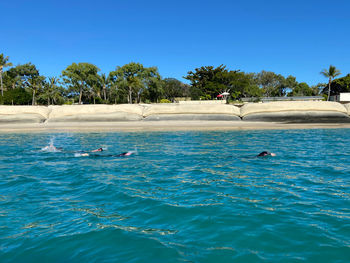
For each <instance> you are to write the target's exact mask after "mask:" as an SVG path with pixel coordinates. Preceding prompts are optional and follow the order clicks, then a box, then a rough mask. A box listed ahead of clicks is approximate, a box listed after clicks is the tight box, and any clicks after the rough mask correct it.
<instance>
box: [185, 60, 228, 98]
mask: <svg viewBox="0 0 350 263" xmlns="http://www.w3.org/2000/svg"><path fill="white" fill-rule="evenodd" d="M184 78H185V79H187V80H189V81H190V82H191V86H192V88H191V97H192V99H198V97H203V96H206V95H209V96H210V99H214V98H216V96H217V95H218V94H220V93H221V92H223V90H226V89H228V88H229V83H230V79H229V76H228V70H227V69H226V66H224V65H220V66H219V67H216V68H214V67H213V66H205V67H201V68H196V69H195V71H194V72H193V71H189V72H188V73H187V76H185V77H184Z"/></svg>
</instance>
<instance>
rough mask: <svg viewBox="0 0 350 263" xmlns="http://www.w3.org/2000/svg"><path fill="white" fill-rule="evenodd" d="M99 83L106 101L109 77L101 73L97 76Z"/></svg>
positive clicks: (109, 82)
mask: <svg viewBox="0 0 350 263" xmlns="http://www.w3.org/2000/svg"><path fill="white" fill-rule="evenodd" d="M99 84H100V85H101V86H102V91H103V99H104V101H105V102H106V101H107V88H108V87H109V86H110V84H111V78H110V76H106V74H105V73H102V74H101V75H100V76H99Z"/></svg>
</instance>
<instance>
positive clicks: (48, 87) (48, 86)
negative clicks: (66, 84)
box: [38, 77, 65, 105]
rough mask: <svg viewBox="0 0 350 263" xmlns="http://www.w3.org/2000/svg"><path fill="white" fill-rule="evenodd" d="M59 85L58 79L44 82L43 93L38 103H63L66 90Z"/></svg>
mask: <svg viewBox="0 0 350 263" xmlns="http://www.w3.org/2000/svg"><path fill="white" fill-rule="evenodd" d="M59 83H60V82H59V79H58V78H57V77H49V78H48V81H44V84H43V92H42V94H41V96H40V97H39V99H38V101H40V102H41V103H43V104H47V105H50V104H58V103H62V102H63V101H64V98H63V95H64V91H65V89H64V88H63V87H61V86H59Z"/></svg>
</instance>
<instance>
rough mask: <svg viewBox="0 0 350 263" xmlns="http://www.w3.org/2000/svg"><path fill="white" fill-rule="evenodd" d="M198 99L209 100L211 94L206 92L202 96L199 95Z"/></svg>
mask: <svg viewBox="0 0 350 263" xmlns="http://www.w3.org/2000/svg"><path fill="white" fill-rule="evenodd" d="M199 99H200V100H211V96H210V95H209V94H206V95H204V96H200V97H199Z"/></svg>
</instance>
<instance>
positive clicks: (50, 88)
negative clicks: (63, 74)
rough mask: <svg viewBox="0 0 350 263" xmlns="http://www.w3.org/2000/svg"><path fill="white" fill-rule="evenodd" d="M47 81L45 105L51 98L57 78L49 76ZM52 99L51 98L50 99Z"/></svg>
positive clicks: (48, 103)
mask: <svg viewBox="0 0 350 263" xmlns="http://www.w3.org/2000/svg"><path fill="white" fill-rule="evenodd" d="M48 79H49V83H48V87H47V90H46V92H47V94H46V95H47V105H50V99H52V98H53V94H54V93H55V89H56V85H57V83H58V78H56V77H49V78H48ZM52 100H53V99H52Z"/></svg>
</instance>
